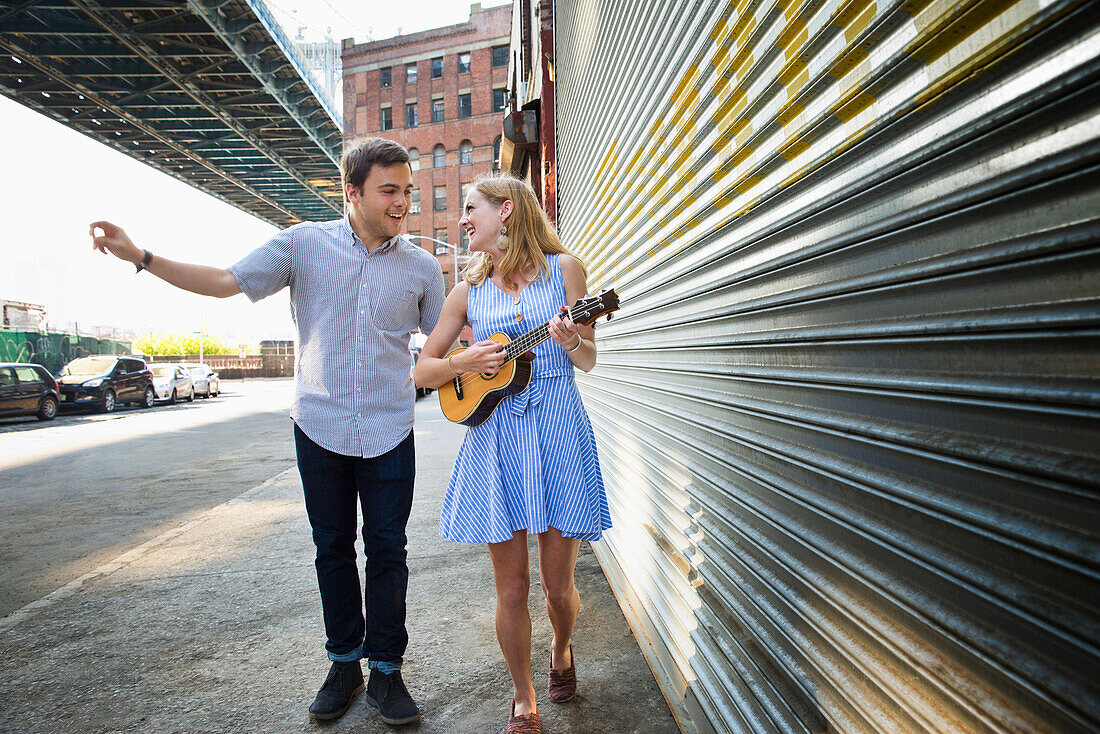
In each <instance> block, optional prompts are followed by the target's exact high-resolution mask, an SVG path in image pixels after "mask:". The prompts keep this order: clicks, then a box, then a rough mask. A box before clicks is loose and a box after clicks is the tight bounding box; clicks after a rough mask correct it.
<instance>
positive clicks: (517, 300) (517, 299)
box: [516, 296, 519, 306]
mask: <svg viewBox="0 0 1100 734" xmlns="http://www.w3.org/2000/svg"><path fill="white" fill-rule="evenodd" d="M516 305H517V306H518V305H519V296H516Z"/></svg>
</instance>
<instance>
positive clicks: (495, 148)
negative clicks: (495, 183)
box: [493, 135, 500, 173]
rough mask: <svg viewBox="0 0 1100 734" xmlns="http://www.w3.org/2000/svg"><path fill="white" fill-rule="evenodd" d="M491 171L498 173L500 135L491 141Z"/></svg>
mask: <svg viewBox="0 0 1100 734" xmlns="http://www.w3.org/2000/svg"><path fill="white" fill-rule="evenodd" d="M493 173H500V136H499V135H497V139H496V140H494V141H493Z"/></svg>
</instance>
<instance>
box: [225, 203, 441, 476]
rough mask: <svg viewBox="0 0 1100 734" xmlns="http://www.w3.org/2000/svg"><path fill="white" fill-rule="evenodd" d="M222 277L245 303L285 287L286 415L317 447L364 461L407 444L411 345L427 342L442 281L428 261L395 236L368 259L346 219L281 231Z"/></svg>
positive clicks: (428, 256) (413, 394) (412, 402)
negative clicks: (292, 349) (290, 389)
mask: <svg viewBox="0 0 1100 734" xmlns="http://www.w3.org/2000/svg"><path fill="white" fill-rule="evenodd" d="M229 271H230V272H231V273H233V277H235V278H236V279H237V285H239V286H240V289H241V290H242V291H243V292H244V294H245V295H246V296H248V298H249V299H250V300H252V301H258V300H259V299H261V298H265V297H267V296H270V295H271V294H273V293H276V292H278V291H280V290H282V289H283V288H284V287H287V286H289V287H290V316H291V318H292V319H293V320H294V325H295V327H296V328H297V331H298V355H297V361H296V364H295V370H294V371H295V390H294V401H293V403H292V404H291V409H290V415H291V417H292V418H293V419H294V422H295V423H297V424H298V427H299V428H301V429H302V431H304V432H305V434H306V435H307V436H309V438H310V439H311V440H312V441H313V442H314V443H316V444H318V445H320V446H322V447H324V448H326V449H328V450H329V451H334V452H336V453H338V454H344V455H345V456H363V457H371V456H379V455H381V454H384V453H386V452H387V451H389V450H390V449H392V448H393V447H395V446H397V444H399V443H400V442H401V441H402V440H403V439H404V438H405V437H406V436H407V435H408V434H409V431H410V430H412V424H413V409H414V406H415V402H416V388H415V386H414V385H413V382H412V376H411V368H412V355H411V354H410V352H409V335H410V333H411V332H412V330H413V329H415V328H417V327H420V329H421V330H422V331H423V332H424V333H428V332H430V331H431V330H432V329H433V328H434V327H435V324H436V321H438V320H439V312H440V310H441V309H442V308H443V271H442V270H441V269H440V267H439V263H438V262H437V261H436V259H435V258H434V257H433V256H432V255H431V254H430V253H428V252H427V251H426V250H424V249H422V248H420V247H417V246H416V245H413V244H412V243H410V242H409V241H408V240H406V239H404V238H403V237H400V236H398V237H394V238H393V239H391V240H388V241H387V242H386V243H385V244H383V245H381V246H380V247H378V248H377V249H375V251H374V252H372V253H369V254H368V252H367V248H366V246H365V245H364V244H363V243H362V241H360V240H359V238H358V237H356V235H355V233H354V232H353V231H352V229H351V224H350V223H349V221H348V218H347V217H344V218H343V219H336V220H333V221H331V222H303V223H302V224H296V225H294V226H293V227H290V228H289V229H285V230H283V231H282V232H280V233H279V234H277V235H275V236H274V237H273V238H271V240H270V241H268V242H267V243H266V244H264V245H262V246H261V247H258V248H256V249H255V250H253V251H252V252H251V253H249V254H248V255H246V256H245V257H244V258H243V259H242V260H241V261H240V262H238V263H236V264H235V265H233V266H231V267H230V268H229Z"/></svg>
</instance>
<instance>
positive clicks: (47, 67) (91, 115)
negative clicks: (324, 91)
mask: <svg viewBox="0 0 1100 734" xmlns="http://www.w3.org/2000/svg"><path fill="white" fill-rule="evenodd" d="M266 13H267V10H266V8H265V7H263V6H262V4H260V3H259V2H258V0H190V1H188V0H0V93H2V94H4V95H6V96H8V97H11V98H12V99H14V100H16V101H17V102H19V103H21V104H23V105H25V106H27V107H30V108H31V109H34V110H37V111H38V112H41V113H42V114H45V115H48V116H49V117H51V118H53V119H55V120H57V121H58V122H61V123H62V124H64V125H66V126H68V127H70V128H72V129H74V130H77V131H78V132H81V133H83V134H85V135H87V136H89V137H91V138H94V139H95V140H98V141H100V142H102V143H105V144H107V145H109V146H111V147H112V148H114V149H116V150H118V151H121V152H123V153H125V154H126V155H128V156H130V157H131V158H136V159H137V160H139V161H141V162H143V163H146V164H148V165H150V166H152V167H153V168H156V169H157V170H159V171H162V172H164V173H167V174H168V175H170V176H172V177H174V178H177V179H180V180H181V181H184V182H186V183H188V184H190V185H191V186H194V187H196V188H198V189H201V190H202V191H205V192H206V193H208V194H210V195H212V196H215V197H217V198H218V199H221V200H222V201H224V202H226V203H229V204H232V205H233V206H235V207H238V208H240V209H242V210H244V211H246V212H248V213H250V214H253V215H255V216H257V217H259V218H260V219H263V220H264V221H267V222H270V223H271V224H274V225H275V226H277V227H286V226H288V225H290V224H293V223H295V222H298V221H303V220H315V221H321V220H325V219H332V218H334V217H338V216H340V215H341V214H342V212H343V204H342V195H341V186H340V176H339V156H340V149H341V141H342V134H341V130H340V127H339V125H338V123H337V122H336V121H335V120H334V116H335V115H334V113H333V111H332V110H331V109H326V107H325V104H326V102H324V101H322V99H321V96H320V95H319V94H318V93H317V92H316V91H315V90H316V88H317V87H316V83H315V82H314V81H313V80H312V79H311V78H310V77H309V73H308V72H307V71H305V70H304V66H301V62H300V61H298V60H297V59H296V58H294V57H292V56H291V55H288V54H287V53H286V52H285V51H284V48H283V47H286V46H289V44H288V43H287V42H286V41H285V37H282V36H281V31H279V30H276V31H275V32H274V35H273V33H272V32H271V31H270V30H269V28H268V26H266V25H265V23H264V22H263V20H264V19H265V18H266V19H267V20H269V22H270V16H269V15H266ZM261 16H265V18H261ZM270 24H271V25H273V23H270ZM276 28H277V27H276ZM280 42H281V43H282V46H283V47H281V45H280ZM327 104H330V105H331V104H332V103H331V102H329V103H327Z"/></svg>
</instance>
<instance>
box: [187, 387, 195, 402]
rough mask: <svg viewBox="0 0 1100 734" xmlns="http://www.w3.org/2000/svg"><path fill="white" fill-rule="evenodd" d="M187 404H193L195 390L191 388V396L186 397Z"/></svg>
mask: <svg viewBox="0 0 1100 734" xmlns="http://www.w3.org/2000/svg"><path fill="white" fill-rule="evenodd" d="M187 402H189V403H193V402H195V388H193V387H192V388H191V394H190V395H188V396H187Z"/></svg>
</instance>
